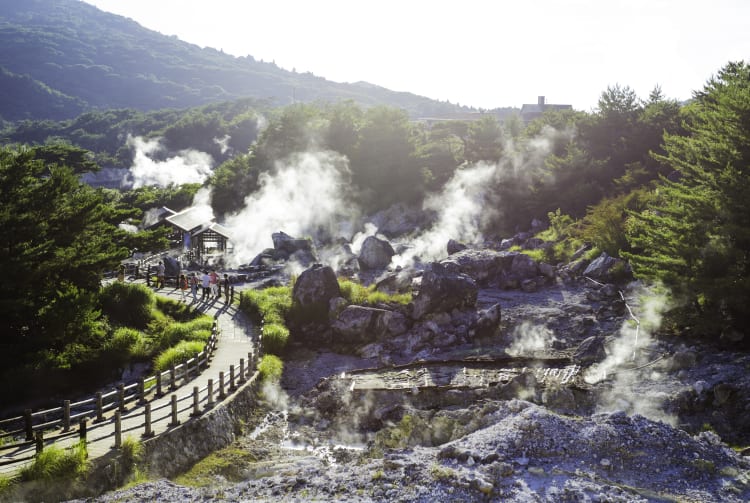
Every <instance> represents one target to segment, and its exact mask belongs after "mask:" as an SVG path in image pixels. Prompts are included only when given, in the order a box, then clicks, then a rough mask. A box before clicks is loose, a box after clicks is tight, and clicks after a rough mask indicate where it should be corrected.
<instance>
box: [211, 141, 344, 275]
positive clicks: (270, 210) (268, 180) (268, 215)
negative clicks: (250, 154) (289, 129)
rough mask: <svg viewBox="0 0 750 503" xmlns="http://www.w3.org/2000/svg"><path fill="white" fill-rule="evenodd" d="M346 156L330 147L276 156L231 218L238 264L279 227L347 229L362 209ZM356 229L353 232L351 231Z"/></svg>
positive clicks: (332, 232)
mask: <svg viewBox="0 0 750 503" xmlns="http://www.w3.org/2000/svg"><path fill="white" fill-rule="evenodd" d="M348 175H349V168H348V164H347V162H346V159H345V158H344V157H342V156H341V155H339V154H337V153H335V152H331V151H325V152H304V153H299V154H295V155H293V156H291V157H290V158H288V159H286V160H285V161H280V162H277V164H276V169H275V171H274V172H273V173H263V174H262V175H261V176H260V179H259V183H260V189H259V190H258V191H256V192H254V193H252V194H250V195H249V196H248V197H247V198H246V199H245V207H244V208H243V209H242V210H241V211H239V212H238V213H236V214H234V215H230V216H229V217H227V219H226V222H225V224H226V226H227V227H229V228H230V229H232V233H233V240H234V255H233V257H232V260H233V261H234V263H235V264H241V263H243V262H247V261H249V260H251V259H252V258H253V257H254V256H255V255H257V254H258V253H259V252H261V251H262V250H263V249H265V248H267V247H269V246H270V245H271V244H272V243H271V234H272V233H274V232H278V231H283V232H286V233H287V234H290V235H293V236H296V237H304V236H313V237H315V236H318V235H320V234H325V235H329V236H341V235H345V233H346V232H351V231H349V230H348V229H349V227H350V226H351V222H352V221H354V220H355V219H356V217H357V215H358V213H359V210H358V209H357V207H356V206H355V205H353V204H352V201H351V198H350V197H349V196H348V191H349V188H348V187H349V184H348ZM350 235H351V234H349V236H350Z"/></svg>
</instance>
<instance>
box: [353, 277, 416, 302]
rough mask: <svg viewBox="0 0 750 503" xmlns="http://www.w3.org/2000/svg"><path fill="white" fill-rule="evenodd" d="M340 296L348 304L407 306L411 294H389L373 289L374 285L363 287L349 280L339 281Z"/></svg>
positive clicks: (410, 299)
mask: <svg viewBox="0 0 750 503" xmlns="http://www.w3.org/2000/svg"><path fill="white" fill-rule="evenodd" d="M339 290H341V296H342V297H343V298H345V299H346V301H347V302H349V303H350V304H358V305H363V304H379V303H382V304H403V305H405V304H408V303H409V302H411V301H412V295H411V293H396V294H390V293H386V292H380V291H378V290H376V289H375V285H370V286H364V285H361V284H360V283H357V282H354V281H352V280H349V279H339Z"/></svg>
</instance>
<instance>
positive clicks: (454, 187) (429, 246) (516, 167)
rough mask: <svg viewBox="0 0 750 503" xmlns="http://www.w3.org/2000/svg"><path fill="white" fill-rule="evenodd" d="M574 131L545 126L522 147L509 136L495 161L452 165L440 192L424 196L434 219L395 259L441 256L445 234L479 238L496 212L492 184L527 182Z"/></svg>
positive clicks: (460, 238)
mask: <svg viewBox="0 0 750 503" xmlns="http://www.w3.org/2000/svg"><path fill="white" fill-rule="evenodd" d="M573 134H574V131H573V130H572V129H566V130H563V131H558V130H556V129H554V128H552V127H549V126H546V127H544V128H542V130H541V131H540V134H539V135H538V136H536V137H534V138H532V139H530V140H529V141H527V142H526V143H525V144H524V145H523V148H518V149H517V148H516V146H515V145H514V144H513V143H512V142H508V143H507V144H506V146H505V152H506V154H505V155H504V156H503V158H502V159H501V160H500V162H499V163H497V164H489V163H486V162H479V163H477V164H474V165H471V166H468V167H464V168H460V169H458V170H456V172H455V173H454V175H453V177H452V178H451V180H450V181H449V182H448V183H447V184H446V185H445V186H444V187H443V190H442V191H441V192H440V193H439V194H434V195H431V196H430V197H428V198H427V199H426V200H425V203H424V207H425V209H428V210H432V211H434V212H435V213H436V214H437V220H436V221H435V223H434V224H433V225H432V227H431V228H430V229H428V230H427V231H425V232H423V233H421V234H419V235H418V236H417V237H416V238H415V239H414V240H413V242H412V243H410V247H409V249H408V252H406V253H405V254H403V255H400V256H396V257H394V258H393V262H394V264H395V265H401V266H405V265H409V264H410V262H411V261H412V259H413V258H414V257H419V258H420V259H422V260H423V261H432V260H439V259H441V258H444V257H445V256H446V254H447V251H446V245H447V243H448V241H449V240H450V239H455V240H457V241H461V242H465V243H467V244H471V243H478V242H480V241H481V240H482V231H483V229H484V228H485V226H486V224H487V223H489V222H490V221H491V220H492V219H493V218H495V217H496V216H497V213H496V210H495V208H496V207H497V204H496V203H497V201H496V198H497V194H496V193H495V187H497V186H498V185H502V184H504V183H513V184H517V185H520V186H524V185H527V184H528V182H529V181H530V180H531V179H532V178H533V176H534V175H536V174H538V173H539V171H540V169H541V168H542V167H543V166H544V160H545V159H546V158H547V156H549V154H550V153H551V152H552V149H553V148H554V146H555V145H556V144H558V143H560V142H562V141H566V140H567V139H569V138H571V137H572V136H573Z"/></svg>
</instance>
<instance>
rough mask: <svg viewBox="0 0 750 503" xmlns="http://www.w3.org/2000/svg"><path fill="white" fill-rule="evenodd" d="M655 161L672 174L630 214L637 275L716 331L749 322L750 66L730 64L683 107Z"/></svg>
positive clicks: (633, 256) (631, 237)
mask: <svg viewBox="0 0 750 503" xmlns="http://www.w3.org/2000/svg"><path fill="white" fill-rule="evenodd" d="M685 119H686V127H687V134H684V135H682V134H667V135H665V137H664V150H665V152H666V153H665V154H663V155H661V156H658V157H657V158H658V160H660V161H661V162H663V163H664V164H665V166H667V167H669V169H671V170H674V173H673V174H671V175H670V176H669V178H666V179H663V180H662V183H661V184H660V186H659V187H658V189H657V191H656V192H655V194H654V197H653V199H652V200H651V201H650V204H649V205H648V208H647V209H646V210H644V211H641V212H631V215H632V217H631V221H630V227H629V236H628V237H629V239H630V241H631V243H632V245H633V247H634V248H635V249H634V251H633V252H632V253H630V254H628V255H627V256H628V258H629V259H630V261H631V263H632V264H633V268H634V269H635V271H636V273H637V274H638V275H639V276H641V277H644V278H648V279H651V280H659V281H663V282H664V283H665V284H666V285H668V286H669V287H670V288H671V289H673V290H675V291H676V292H677V293H678V294H679V295H681V296H684V297H686V298H687V299H688V300H691V301H693V304H692V305H693V306H695V307H696V308H697V309H692V308H691V309H690V311H692V314H693V315H697V316H698V317H703V318H704V321H705V318H708V319H709V320H712V322H714V328H715V331H717V332H718V331H721V330H723V329H726V328H729V327H743V328H745V327H747V322H748V321H750V317H749V315H748V305H750V206H748V204H749V203H748V201H750V66H748V64H746V63H730V64H728V65H727V66H725V67H724V68H723V69H722V70H721V71H720V72H719V73H718V75H717V76H715V77H713V78H712V79H710V80H709V82H708V83H707V84H706V86H705V87H704V89H703V90H701V91H699V92H697V93H696V94H695V100H694V102H693V103H692V104H691V105H690V106H688V107H686V109H685Z"/></svg>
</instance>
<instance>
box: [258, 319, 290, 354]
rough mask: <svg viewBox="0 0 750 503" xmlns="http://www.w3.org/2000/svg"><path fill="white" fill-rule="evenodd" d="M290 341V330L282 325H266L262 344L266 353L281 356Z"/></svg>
mask: <svg viewBox="0 0 750 503" xmlns="http://www.w3.org/2000/svg"><path fill="white" fill-rule="evenodd" d="M288 340H289V329H288V328H286V326H284V325H282V324H281V323H264V324H263V337H262V338H261V344H262V348H263V352H264V353H271V354H275V355H278V354H281V353H282V352H283V351H284V348H285V347H286V344H287V341H288Z"/></svg>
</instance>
